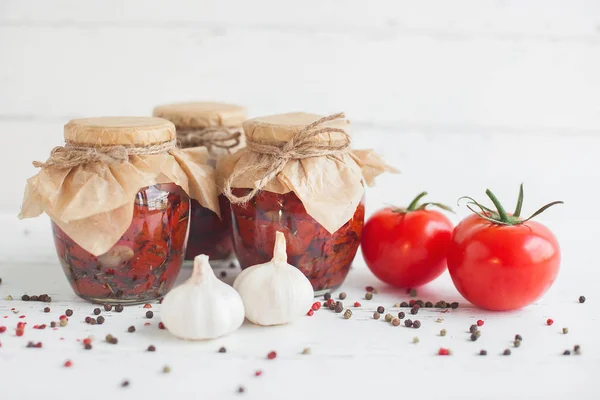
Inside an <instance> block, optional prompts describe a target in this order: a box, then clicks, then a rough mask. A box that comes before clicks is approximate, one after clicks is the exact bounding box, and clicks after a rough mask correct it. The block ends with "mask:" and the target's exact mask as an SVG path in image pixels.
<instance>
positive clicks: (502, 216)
mask: <svg viewBox="0 0 600 400" xmlns="http://www.w3.org/2000/svg"><path fill="white" fill-rule="evenodd" d="M485 194H487V196H488V197H489V198H490V200H492V203H494V206H495V207H496V210H497V211H498V216H499V217H500V221H502V222H504V223H509V222H510V221H509V218H508V214H507V213H506V210H505V209H504V207H502V203H500V200H498V198H497V197H496V195H495V194H494V193H492V191H491V190H490V189H487V190H486V191H485Z"/></svg>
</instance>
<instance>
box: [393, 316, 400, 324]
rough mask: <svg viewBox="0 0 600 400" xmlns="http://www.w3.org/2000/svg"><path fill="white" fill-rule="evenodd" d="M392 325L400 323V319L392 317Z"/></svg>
mask: <svg viewBox="0 0 600 400" xmlns="http://www.w3.org/2000/svg"><path fill="white" fill-rule="evenodd" d="M392 325H394V326H398V325H400V319H399V318H392Z"/></svg>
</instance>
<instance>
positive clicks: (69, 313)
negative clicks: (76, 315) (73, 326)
mask: <svg viewBox="0 0 600 400" xmlns="http://www.w3.org/2000/svg"><path fill="white" fill-rule="evenodd" d="M65 315H66V316H67V317H70V316H71V315H73V310H71V309H70V308H68V309H67V311H65Z"/></svg>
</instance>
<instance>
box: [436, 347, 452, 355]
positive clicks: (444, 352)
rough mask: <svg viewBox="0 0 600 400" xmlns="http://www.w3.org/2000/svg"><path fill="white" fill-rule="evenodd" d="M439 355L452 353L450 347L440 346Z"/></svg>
mask: <svg viewBox="0 0 600 400" xmlns="http://www.w3.org/2000/svg"><path fill="white" fill-rule="evenodd" d="M438 355H439V356H449V355H450V349H445V348H443V347H440V349H439V350H438Z"/></svg>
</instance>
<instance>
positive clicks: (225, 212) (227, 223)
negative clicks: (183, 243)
mask: <svg viewBox="0 0 600 400" xmlns="http://www.w3.org/2000/svg"><path fill="white" fill-rule="evenodd" d="M219 207H220V209H221V218H219V216H218V215H217V214H215V213H214V212H212V211H211V210H209V209H208V208H205V207H202V206H201V205H200V203H198V202H197V201H196V200H192V201H191V213H190V221H191V224H190V235H189V239H188V246H187V251H186V253H185V259H186V260H193V259H194V257H196V256H197V255H198V254H206V255H207V256H208V257H209V258H210V259H211V260H225V259H228V258H230V257H231V255H232V254H233V240H232V238H231V212H230V209H229V201H228V200H227V198H226V197H225V196H223V195H220V196H219Z"/></svg>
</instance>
